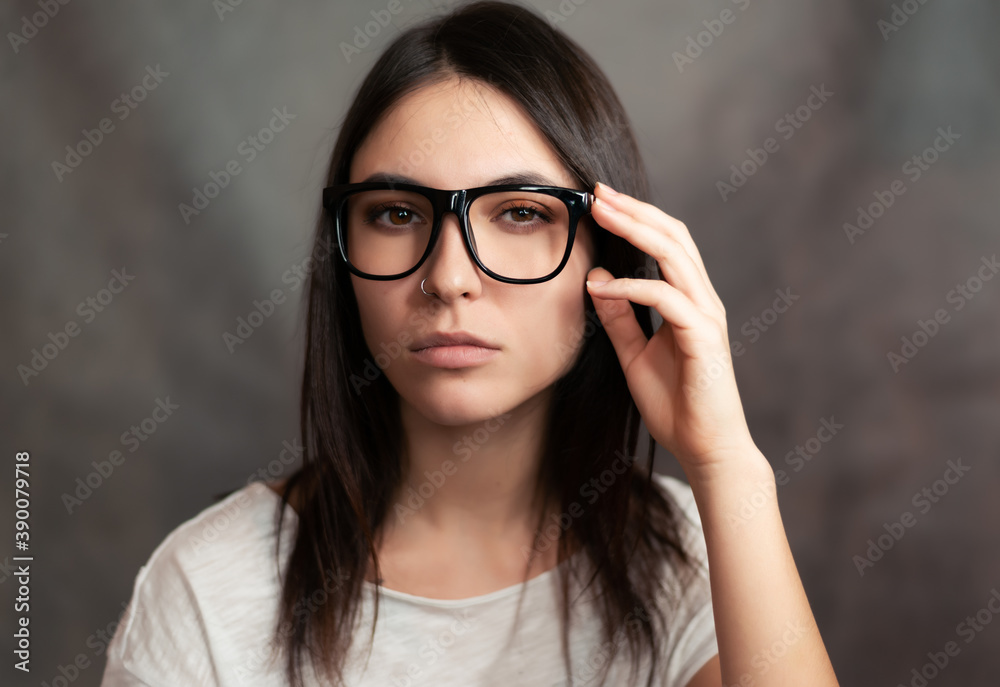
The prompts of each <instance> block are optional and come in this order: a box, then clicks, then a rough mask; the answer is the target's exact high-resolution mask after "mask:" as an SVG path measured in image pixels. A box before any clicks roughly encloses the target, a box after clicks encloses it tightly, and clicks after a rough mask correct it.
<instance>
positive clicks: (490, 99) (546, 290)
mask: <svg viewBox="0 0 1000 687" xmlns="http://www.w3.org/2000/svg"><path fill="white" fill-rule="evenodd" d="M377 173H381V174H391V175H397V176H405V177H409V178H411V179H412V180H413V182H414V183H417V184H420V185H423V186H430V187H432V188H438V189H460V188H473V187H477V186H487V185H491V184H493V183H495V180H497V179H500V178H502V177H508V176H510V175H515V174H532V175H535V176H538V177H541V178H543V179H544V181H539V182H536V183H542V184H545V185H552V186H564V187H567V188H577V185H576V183H575V181H574V179H573V177H572V175H570V174H569V172H568V171H567V170H566V168H565V167H564V166H563V165H562V163H561V162H560V161H559V159H558V158H557V156H556V154H555V152H554V151H553V150H552V149H551V148H550V146H549V145H548V143H547V142H546V140H545V139H544V137H543V136H542V135H541V134H540V133H539V132H538V130H537V129H536V128H535V126H534V124H533V123H532V122H531V120H530V119H528V118H527V117H526V116H525V115H524V114H522V112H521V110H520V109H519V106H517V105H516V104H515V103H514V101H512V100H511V99H510V98H508V97H507V96H505V95H503V94H501V93H498V92H497V91H495V90H493V89H492V88H490V87H489V86H487V85H485V84H483V83H481V82H476V81H468V80H467V81H464V82H461V83H460V82H459V81H458V80H457V79H453V80H450V81H446V82H442V83H439V84H435V85H430V86H426V87H423V88H421V89H418V90H417V91H415V92H413V93H411V94H409V95H408V96H406V97H405V98H404V99H403V100H401V101H400V102H399V103H398V104H397V105H396V106H395V107H394V108H393V109H392V110H391V111H390V112H388V113H387V114H386V116H385V117H384V118H383V119H382V120H381V121H380V123H379V124H378V125H377V126H376V128H374V129H373V130H372V132H371V134H370V135H369V136H368V138H367V139H366V140H365V141H364V143H363V144H362V146H361V147H360V148H359V149H358V151H357V153H356V154H355V156H354V159H353V161H352V165H351V171H350V181H351V182H360V181H365V180H367V179H368V178H369V177H370V176H371V175H374V174H377ZM593 259H594V257H593V248H592V243H591V237H590V235H589V229H588V228H587V227H586V226H585V223H584V222H583V221H581V222H580V223H579V225H578V227H577V233H576V240H575V241H574V243H573V251H572V254H571V255H570V258H569V261H568V262H567V264H566V266H565V267H564V268H563V270H562V271H561V272H560V273H559V274H558V275H556V277H555V278H553V279H551V280H549V281H546V282H542V283H540V284H506V283H503V282H499V281H496V280H494V279H492V278H491V277H489V276H487V275H486V274H484V273H483V272H482V271H481V270H480V269H479V268H478V267H477V266H476V264H475V263H474V262H473V260H472V257H471V256H470V255H469V254H468V252H467V250H466V247H465V245H464V243H463V241H462V235H461V229H460V228H459V222H458V218H457V217H456V216H455V215H454V214H447V215H445V217H444V220H443V223H442V227H441V234H440V235H439V237H438V240H437V243H436V245H435V246H434V251H433V252H432V253H431V255H430V256H428V258H427V260H426V261H425V262H424V263H423V265H421V266H420V269H418V270H417V271H416V272H414V273H413V274H411V275H409V276H407V277H404V278H402V279H396V280H391V281H375V280H370V279H363V278H360V277H357V276H355V275H353V274H352V275H351V280H352V284H353V286H354V293H355V295H356V297H357V302H358V307H359V310H360V315H361V324H362V329H363V331H364V337H365V341H366V342H367V344H368V348H369V350H370V351H371V353H372V355H373V356H375V359H376V362H377V363H378V365H379V367H381V368H382V369H383V373H384V374H385V375H386V376H387V377H388V379H389V381H390V382H391V383H392V385H393V387H394V388H395V389H396V391H397V392H398V393H399V395H400V397H401V399H402V402H404V403H409V404H410V405H411V406H413V407H414V408H415V409H416V410H417V411H418V412H420V413H422V414H423V415H424V416H425V417H427V418H428V419H429V420H431V421H433V422H436V423H439V424H443V425H461V424H468V423H473V422H478V421H481V420H483V419H484V418H487V417H490V416H495V415H497V414H499V413H503V412H507V411H509V410H511V409H513V408H516V407H517V406H519V405H521V404H522V403H524V402H525V401H528V400H530V399H532V398H533V397H535V396H536V395H538V394H539V392H542V391H544V390H545V389H546V388H548V387H549V386H550V385H552V384H553V383H554V382H555V381H556V380H558V379H559V378H560V377H561V376H563V375H564V374H565V373H566V372H568V371H569V369H570V368H571V367H572V366H573V363H574V361H575V359H576V357H577V354H578V353H579V348H580V347H581V345H582V343H583V336H584V325H585V324H586V323H585V311H584V296H585V285H584V281H585V278H586V274H587V272H588V271H589V270H590V269H591V268H592V267H593V266H594V265H593ZM425 278H426V282H425V283H424V289H425V290H426V291H427V293H428V294H431V295H429V296H428V295H424V293H423V292H421V289H420V283H421V281H422V280H424V279H425ZM456 331H463V332H466V333H469V334H472V335H473V336H475V337H478V338H480V339H483V340H485V341H486V342H488V343H489V344H491V345H492V346H493V347H495V348H496V349H498V350H496V351H495V352H493V353H491V354H489V355H488V356H487V357H486V358H485V359H483V360H480V361H478V362H475V363H472V364H467V363H462V364H460V366H458V367H450V368H449V367H440V366H437V365H435V364H432V362H431V358H432V357H433V356H427V352H426V351H425V352H424V353H421V354H418V353H417V352H416V351H415V350H413V349H415V348H416V347H417V345H418V342H420V340H421V339H423V338H425V337H427V336H428V335H430V334H433V333H438V332H456Z"/></svg>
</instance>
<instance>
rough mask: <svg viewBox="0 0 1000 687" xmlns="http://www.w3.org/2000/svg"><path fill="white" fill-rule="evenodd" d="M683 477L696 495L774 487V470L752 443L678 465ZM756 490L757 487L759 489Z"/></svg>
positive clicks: (721, 450)
mask: <svg viewBox="0 0 1000 687" xmlns="http://www.w3.org/2000/svg"><path fill="white" fill-rule="evenodd" d="M681 466H682V468H683V469H684V474H685V476H686V477H687V479H688V483H689V484H690V485H691V489H692V490H693V491H694V492H695V493H696V494H697V493H699V492H706V491H718V490H722V491H729V490H732V489H735V490H737V491H740V490H741V488H745V487H746V486H748V485H754V484H758V483H759V482H764V483H766V484H773V483H774V481H775V476H774V469H773V468H772V467H771V464H770V463H769V462H768V461H767V458H766V457H765V456H764V454H763V453H762V452H761V451H760V449H759V448H757V446H756V444H754V443H753V442H748V443H746V444H745V445H742V446H736V447H728V448H725V449H720V450H719V451H718V452H714V453H712V454H710V455H708V456H705V457H702V458H700V459H699V460H697V461H681ZM758 486H759V485H758Z"/></svg>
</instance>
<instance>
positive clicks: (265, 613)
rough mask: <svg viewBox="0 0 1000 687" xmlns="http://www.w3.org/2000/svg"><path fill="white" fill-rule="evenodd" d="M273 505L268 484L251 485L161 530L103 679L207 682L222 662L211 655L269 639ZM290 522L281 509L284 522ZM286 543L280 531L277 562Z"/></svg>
mask: <svg viewBox="0 0 1000 687" xmlns="http://www.w3.org/2000/svg"><path fill="white" fill-rule="evenodd" d="M279 502H280V501H279V496H278V495H277V494H276V493H275V491H274V489H273V488H271V487H269V486H267V485H265V484H264V483H262V482H254V483H251V484H248V485H246V486H245V487H243V488H240V489H237V490H236V491H233V492H232V493H230V494H229V495H227V496H226V497H224V498H223V499H222V500H220V501H218V502H217V503H214V504H212V505H210V506H208V507H207V508H205V509H204V510H202V511H201V512H199V513H198V514H197V515H195V516H194V517H192V518H190V519H188V520H186V521H184V522H183V523H181V524H180V525H178V526H177V527H176V528H175V529H174V530H173V531H171V532H170V534H168V535H167V537H166V538H165V539H164V540H163V541H162V542H161V543H160V544H159V545H158V546H157V547H156V549H155V550H154V551H153V553H152V555H151V556H150V557H149V559H148V561H147V562H146V563H145V565H143V566H142V567H141V568H140V569H139V573H138V575H137V576H136V578H135V583H134V586H133V590H132V597H131V600H130V602H129V607H128V611H127V620H126V619H123V622H122V623H121V624H120V625H119V626H118V629H117V631H116V633H115V636H114V638H113V640H112V642H111V644H109V647H108V667H107V669H106V676H105V677H106V679H109V680H110V679H111V678H109V677H108V676H109V675H111V676H117V675H119V674H120V673H127V674H130V675H132V676H139V677H143V676H145V675H156V676H159V677H160V678H161V679H164V676H167V675H170V676H175V677H176V678H177V680H176V681H174V682H172V684H203V683H205V682H207V681H210V680H209V678H210V673H211V671H213V670H215V668H216V667H217V666H216V660H217V659H219V658H220V657H219V656H215V655H214V654H211V652H219V651H229V649H230V648H233V650H234V651H235V650H237V649H239V650H243V649H240V648H241V647H242V648H245V647H254V646H257V645H260V644H262V643H264V642H265V641H266V639H267V637H266V634H264V633H265V632H266V630H267V629H268V628H269V627H270V625H271V622H272V620H273V617H272V616H273V613H274V608H275V599H277V598H278V595H279V594H280V582H279V580H280V577H279V574H278V561H277V560H276V558H275V544H276V542H275V535H276V532H277V522H276V520H275V515H276V514H277V504H278V503H279ZM294 521H295V516H294V514H291V515H289V514H288V513H287V512H286V517H285V521H284V523H282V527H283V528H285V527H289V526H292V525H293V524H294ZM292 539H293V537H291V536H287V537H286V536H285V535H284V534H283V536H282V541H281V544H282V556H281V560H282V561H283V560H284V558H285V555H286V554H287V550H288V546H287V545H288V544H291V543H292V542H291V540H292ZM165 647H167V648H168V649H169V651H168V653H167V654H165V653H164V651H165ZM209 647H212V649H211V652H210V650H209ZM229 658H232V657H227V659H229ZM182 676H183V679H181V678H182ZM168 682H169V680H168Z"/></svg>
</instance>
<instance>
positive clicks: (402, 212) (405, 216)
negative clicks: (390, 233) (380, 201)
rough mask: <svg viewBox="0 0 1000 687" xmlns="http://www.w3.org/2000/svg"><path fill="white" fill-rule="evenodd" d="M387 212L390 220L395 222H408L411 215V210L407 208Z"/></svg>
mask: <svg viewBox="0 0 1000 687" xmlns="http://www.w3.org/2000/svg"><path fill="white" fill-rule="evenodd" d="M387 212H388V213H389V221H390V222H392V223H393V224H406V223H407V222H408V221H409V220H410V217H411V213H410V211H409V210H406V209H405V208H396V209H392V210H388V211H387Z"/></svg>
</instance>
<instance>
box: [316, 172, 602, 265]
mask: <svg viewBox="0 0 1000 687" xmlns="http://www.w3.org/2000/svg"><path fill="white" fill-rule="evenodd" d="M592 202H593V195H592V194H591V193H590V192H589V191H578V190H575V189H570V188H562V187H559V186H536V185H528V184H507V185H502V186H480V187H477V188H468V189H459V190H455V191H442V190H439V189H435V188H429V187H427V186H418V185H415V184H397V183H391V182H366V183H357V184H341V185H337V186H329V187H327V188H325V189H323V207H324V208H326V210H327V211H329V212H330V214H331V215H332V217H333V220H334V231H335V235H336V240H337V244H338V246H339V250H340V257H341V259H342V260H343V261H344V262H345V263H346V264H347V267H348V269H349V270H350V271H351V272H353V273H354V274H356V275H358V276H359V277H363V278H365V279H379V280H388V279H401V278H403V277H405V276H407V275H410V274H412V273H413V272H415V271H416V270H417V269H418V268H419V267H420V266H421V265H422V264H423V263H424V261H425V260H426V259H427V256H429V255H430V254H431V251H433V250H434V245H435V244H436V243H437V238H438V235H439V234H440V233H441V224H442V218H443V217H444V215H445V213H447V212H453V213H455V215H456V216H457V217H458V222H459V225H460V226H461V229H462V238H463V240H464V242H465V247H466V249H467V250H468V251H469V254H470V255H471V256H472V259H473V260H474V261H475V263H476V265H477V266H478V267H479V269H481V270H482V271H483V272H485V273H486V274H487V275H489V276H490V277H492V278H493V279H496V280H498V281H501V282H506V283H508V284H537V283H539V282H543V281H547V280H549V279H552V278H553V277H555V276H556V275H557V274H559V272H560V271H561V270H562V268H563V267H565V265H566V262H567V261H568V260H569V256H570V253H571V252H572V250H573V239H574V237H575V235H576V227H577V224H578V222H579V220H580V218H581V217H583V216H584V215H586V214H588V213H589V212H590V208H591V203H592Z"/></svg>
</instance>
